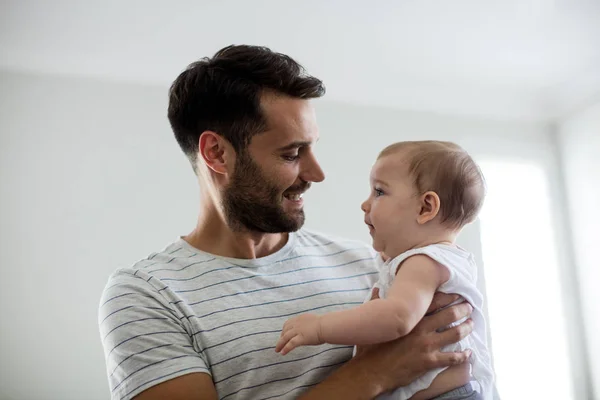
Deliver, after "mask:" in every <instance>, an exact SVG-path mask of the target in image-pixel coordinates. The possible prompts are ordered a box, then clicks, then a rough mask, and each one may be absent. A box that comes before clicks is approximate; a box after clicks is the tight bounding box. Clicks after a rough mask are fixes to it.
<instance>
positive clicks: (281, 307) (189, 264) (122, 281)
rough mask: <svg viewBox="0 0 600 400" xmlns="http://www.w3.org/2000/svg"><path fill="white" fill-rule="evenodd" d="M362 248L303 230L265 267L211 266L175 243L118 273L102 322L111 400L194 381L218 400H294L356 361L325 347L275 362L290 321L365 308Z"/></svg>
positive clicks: (219, 260) (367, 256) (345, 351)
mask: <svg viewBox="0 0 600 400" xmlns="http://www.w3.org/2000/svg"><path fill="white" fill-rule="evenodd" d="M376 258H377V256H376V253H375V252H374V251H373V249H372V248H371V247H370V246H368V245H366V244H364V243H361V242H357V241H349V240H340V239H337V238H333V237H331V236H325V235H322V234H317V233H314V232H310V231H307V230H301V231H299V232H297V233H293V234H290V235H289V240H288V242H287V244H286V245H285V246H284V247H283V248H282V249H281V250H279V251H278V252H276V253H274V254H271V255H269V256H267V257H263V258H259V259H253V260H241V259H233V258H225V257H218V256H214V255H211V254H208V253H205V252H202V251H200V250H197V249H195V248H193V247H191V246H190V245H189V244H187V243H186V242H185V241H184V240H181V239H180V240H178V241H176V242H175V243H173V244H171V245H169V246H168V247H167V248H166V249H165V250H163V251H161V252H159V253H156V254H153V255H151V256H150V257H148V258H147V259H144V260H141V261H139V262H138V263H136V264H135V265H134V266H133V267H131V268H125V269H119V270H117V271H116V272H115V273H113V274H112V276H111V277H110V279H109V281H108V284H107V285H106V288H105V289H104V292H103V295H102V299H101V301H100V309H99V316H98V322H99V326H100V335H101V338H102V343H103V346H104V353H105V356H106V364H107V371H108V380H109V385H110V389H111V393H112V398H113V399H130V398H132V397H134V396H135V395H137V394H139V393H140V392H142V391H144V390H145V389H148V388H150V387H151V386H153V385H157V384H159V383H161V382H164V381H166V380H169V379H173V378H175V377H178V376H181V375H185V374H188V373H192V372H205V373H208V374H210V375H211V376H212V379H213V382H214V384H215V387H216V389H217V393H218V395H219V398H220V399H228V400H234V399H257V400H258V399H293V398H296V397H298V396H299V395H300V394H301V393H302V392H303V391H304V390H306V389H307V388H310V387H311V386H314V385H316V384H317V383H319V382H320V381H322V380H323V379H324V378H325V377H326V376H327V375H328V374H329V373H330V372H331V371H333V369H335V368H336V367H338V366H340V365H341V364H343V363H344V362H346V361H347V360H348V359H350V357H351V355H352V346H340V345H322V346H310V347H302V348H299V349H296V350H295V351H294V352H293V353H291V354H289V355H287V356H281V355H280V354H277V353H275V343H276V341H277V339H278V337H279V334H280V330H281V327H282V326H283V323H284V322H285V321H286V320H287V319H288V318H289V317H291V316H293V315H297V314H301V313H305V312H315V313H325V312H330V311H335V310H340V309H344V308H349V307H353V306H357V305H359V304H361V303H362V302H363V300H364V299H365V297H366V296H367V294H368V292H369V289H370V288H371V286H372V285H373V283H374V281H375V280H376V278H377V270H376V266H375V265H376V262H375V261H376Z"/></svg>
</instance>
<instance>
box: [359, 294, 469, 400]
mask: <svg viewBox="0 0 600 400" xmlns="http://www.w3.org/2000/svg"><path fill="white" fill-rule="evenodd" d="M377 294H378V293H377V292H376V291H374V293H373V296H372V299H373V298H378V296H377ZM459 298H460V296H458V295H448V294H443V293H436V295H435V296H434V298H433V302H432V304H431V306H430V308H429V310H428V311H427V313H428V314H427V315H426V316H425V317H424V318H423V319H422V320H421V322H419V324H418V325H417V326H416V327H415V328H414V329H413V330H412V332H411V333H409V334H408V335H406V336H404V337H402V338H400V339H398V340H395V341H393V342H389V343H384V344H379V345H371V346H361V347H359V348H358V349H357V356H356V358H355V359H353V361H356V362H357V363H364V364H366V365H368V369H369V370H371V371H372V373H373V374H374V375H375V376H374V377H373V378H372V379H377V380H378V381H379V384H380V388H381V390H382V391H383V392H385V391H388V390H392V389H394V388H396V387H399V386H406V385H408V384H409V383H411V382H412V381H414V380H415V379H417V378H418V377H420V376H421V375H423V374H425V373H426V372H427V371H429V370H431V369H434V368H442V367H449V366H452V365H457V364H462V363H464V362H466V361H467V360H468V359H469V357H470V355H471V352H470V351H469V350H467V351H465V352H461V353H444V352H441V349H442V348H443V347H444V346H447V345H450V344H452V343H456V342H458V341H460V340H462V339H464V338H465V337H466V336H468V335H469V334H470V333H471V331H472V330H473V321H471V320H470V319H469V320H467V321H465V322H464V323H462V324H460V325H458V326H456V327H454V328H451V329H448V330H443V329H444V328H445V327H446V326H448V325H450V324H451V323H453V322H456V321H459V320H461V319H463V318H465V317H468V316H469V315H470V314H471V312H473V308H472V307H471V305H470V304H468V303H466V302H463V303H460V304H455V305H453V306H450V307H448V305H450V304H452V303H454V302H456V301H457V300H458V299H459ZM445 307H448V308H445Z"/></svg>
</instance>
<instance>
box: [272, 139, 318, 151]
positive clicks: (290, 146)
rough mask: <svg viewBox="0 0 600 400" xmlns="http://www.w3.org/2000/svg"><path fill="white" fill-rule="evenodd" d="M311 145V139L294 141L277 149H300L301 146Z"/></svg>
mask: <svg viewBox="0 0 600 400" xmlns="http://www.w3.org/2000/svg"><path fill="white" fill-rule="evenodd" d="M310 145H312V142H310V141H296V142H292V143H290V144H288V145H285V146H283V147H280V148H278V149H277V151H288V150H295V149H299V148H300V147H308V146H310Z"/></svg>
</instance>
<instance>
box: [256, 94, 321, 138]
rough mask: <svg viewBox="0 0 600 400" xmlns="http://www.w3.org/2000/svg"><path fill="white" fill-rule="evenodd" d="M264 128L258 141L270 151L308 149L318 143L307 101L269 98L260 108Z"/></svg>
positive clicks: (312, 114)
mask: <svg viewBox="0 0 600 400" xmlns="http://www.w3.org/2000/svg"><path fill="white" fill-rule="evenodd" d="M262 107H263V112H264V116H265V119H266V123H267V127H266V130H265V132H263V133H262V134H259V135H257V136H256V138H257V139H260V136H264V137H263V138H262V139H263V140H261V141H262V142H263V143H265V144H267V143H268V144H269V145H270V146H272V147H276V148H280V147H284V146H289V147H290V148H297V147H303V146H308V145H311V144H314V143H316V142H317V141H318V140H319V129H318V126H317V122H316V117H315V111H314V107H313V106H312V104H311V103H310V101H308V100H303V99H295V98H291V97H287V96H278V97H275V98H269V99H268V100H265V101H264V102H263V104H262Z"/></svg>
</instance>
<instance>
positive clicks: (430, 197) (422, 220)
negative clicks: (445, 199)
mask: <svg viewBox="0 0 600 400" xmlns="http://www.w3.org/2000/svg"><path fill="white" fill-rule="evenodd" d="M420 201H421V210H420V212H419V215H418V217H417V222H418V223H419V224H421V225H423V224H426V223H427V222H429V221H431V220H432V219H434V218H435V217H437V215H438V213H439V212H440V196H438V194H437V193H436V192H431V191H430V192H426V193H425V194H423V195H421V198H420Z"/></svg>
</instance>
